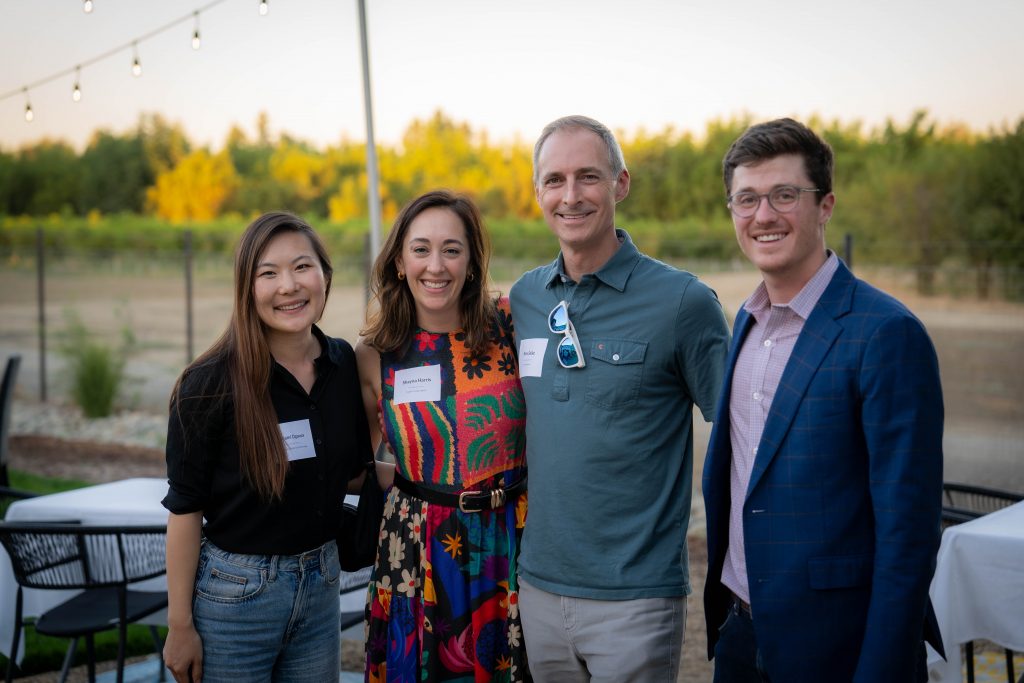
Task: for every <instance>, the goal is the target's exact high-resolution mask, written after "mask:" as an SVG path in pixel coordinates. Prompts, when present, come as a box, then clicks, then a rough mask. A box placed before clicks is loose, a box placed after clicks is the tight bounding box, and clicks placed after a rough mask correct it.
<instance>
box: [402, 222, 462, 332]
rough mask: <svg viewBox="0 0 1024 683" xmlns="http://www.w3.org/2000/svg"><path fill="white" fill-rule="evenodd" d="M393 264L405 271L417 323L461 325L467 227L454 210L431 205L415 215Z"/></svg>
mask: <svg viewBox="0 0 1024 683" xmlns="http://www.w3.org/2000/svg"><path fill="white" fill-rule="evenodd" d="M395 266H396V267H397V268H398V270H399V272H403V273H405V282H406V285H407V286H408V287H409V291H410V292H411V293H412V298H413V300H414V301H415V302H416V322H417V324H418V325H419V326H420V327H422V328H423V329H426V330H430V331H431V332H452V331H454V330H457V329H459V328H460V327H461V326H462V320H461V315H460V312H459V300H460V297H461V295H462V288H463V285H465V283H466V276H467V273H468V271H469V244H468V242H467V239H466V228H465V226H464V225H463V224H462V220H461V219H460V218H459V216H458V215H457V214H456V213H455V212H454V211H451V210H449V209H446V208H443V207H433V208H430V209H426V210H424V211H423V212H422V213H420V214H419V215H418V216H416V218H414V219H413V220H412V222H411V223H410V224H409V229H408V230H407V231H406V234H405V239H404V240H403V242H402V253H401V255H400V256H399V257H398V258H397V259H395ZM474 276H475V277H480V274H479V273H475V274H474Z"/></svg>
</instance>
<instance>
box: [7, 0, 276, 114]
mask: <svg viewBox="0 0 1024 683" xmlns="http://www.w3.org/2000/svg"><path fill="white" fill-rule="evenodd" d="M224 2H227V0H211V1H210V2H208V3H206V4H205V5H203V6H202V7H198V8H196V9H194V10H192V11H191V12H189V13H188V14H186V15H184V16H181V17H179V18H177V19H174V20H173V21H169V22H167V23H166V24H164V25H163V26H160V27H159V28H155V29H153V30H152V31H149V32H148V33H144V34H142V35H140V36H137V37H135V38H132V39H131V40H130V41H128V42H127V43H124V44H121V45H118V46H117V47H114V48H111V49H109V50H107V51H105V52H102V53H100V54H98V55H96V56H94V57H90V58H89V59H86V60H83V61H81V62H78V63H77V64H75V65H74V66H71V67H68V68H66V69H61V70H60V71H57V72H55V73H52V74H50V75H49V76H46V77H44V78H40V79H38V80H36V81H33V82H31V83H26V84H25V85H22V86H19V87H18V88H15V89H14V90H11V91H9V92H6V93H3V94H0V100H6V99H8V98H10V97H16V96H18V95H22V96H23V97H24V98H25V121H26V122H29V123H31V122H32V120H33V119H34V118H35V113H34V112H33V111H32V100H31V98H30V94H31V92H32V90H35V89H36V88H39V87H42V86H44V85H47V84H48V83H52V82H53V81H56V80H57V79H60V78H64V77H65V76H69V75H71V74H74V76H75V82H74V87H73V89H72V91H71V99H72V100H73V101H75V102H79V101H81V99H82V87H81V75H82V69H84V68H86V67H89V66H92V65H93V64H96V63H97V62H101V61H103V60H105V59H109V58H110V57H113V56H114V55H116V54H118V53H123V52H125V51H127V50H129V49H130V50H131V52H132V63H131V64H132V67H131V72H132V75H133V76H135V77H139V76H141V75H142V60H141V59H140V57H139V44H140V43H143V42H145V41H147V40H149V39H150V38H153V37H155V36H158V35H160V34H161V33H165V32H166V31H169V30H171V29H172V28H174V27H176V26H178V25H179V24H183V23H185V22H188V21H192V22H193V26H192V49H193V50H198V49H199V47H200V44H201V41H200V37H199V15H200V14H202V13H203V12H206V11H208V10H210V9H212V8H213V7H216V6H217V5H220V4H221V3H224ZM93 5H94V2H93V0H84V1H83V4H82V11H84V12H85V13H86V14H90V13H91V12H92V11H93ZM269 11H270V7H269V0H259V8H258V12H259V14H260V16H266V15H267V14H268V12H269Z"/></svg>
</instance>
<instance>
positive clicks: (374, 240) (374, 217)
mask: <svg viewBox="0 0 1024 683" xmlns="http://www.w3.org/2000/svg"><path fill="white" fill-rule="evenodd" d="M356 5H357V7H358V8H359V42H360V45H361V46H362V51H363V103H364V104H365V108H366V177H367V182H368V187H367V188H366V190H367V191H366V198H367V201H368V202H369V204H370V263H371V264H372V263H373V260H374V259H375V258H377V254H378V253H380V242H381V239H380V237H381V234H380V188H379V184H380V180H379V178H378V171H377V146H376V145H375V144H374V141H373V100H372V99H371V96H370V55H369V49H368V48H367V41H366V2H365V0H356ZM371 267H372V266H371Z"/></svg>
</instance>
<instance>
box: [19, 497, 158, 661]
mask: <svg viewBox="0 0 1024 683" xmlns="http://www.w3.org/2000/svg"><path fill="white" fill-rule="evenodd" d="M165 495H167V480H166V479H155V478H154V479H141V478H140V479H123V480H121V481H115V482H110V483H108V484H98V485H96V486H88V487H85V488H81V489H74V490H71V491H62V492H61V493H53V494H50V495H46V496H38V497H36V498H27V499H25V500H19V501H16V502H14V503H12V504H11V506H10V507H9V508H8V509H7V515H6V517H5V518H4V519H5V521H8V522H58V521H59V522H70V521H74V522H79V523H81V524H83V525H107V526H116V525H122V526H148V525H160V524H167V510H166V509H165V508H164V507H163V506H162V505H161V504H160V501H161V500H163V497H164V496H165ZM134 587H138V588H140V589H142V590H165V589H166V588H167V580H166V577H158V578H155V579H151V580H149V581H144V582H141V583H139V584H136V585H134ZM17 590H18V584H17V582H16V581H15V579H14V571H13V570H12V569H11V560H10V558H9V557H8V556H7V551H6V550H4V549H3V548H0V653H3V654H4V655H9V653H8V652H7V648H9V647H10V646H11V636H13V635H14V630H13V629H14V611H15V609H14V608H15V606H14V601H15V597H16V593H17ZM74 594H75V591H58V590H31V589H26V590H25V591H24V609H23V611H24V614H25V616H34V615H38V614H41V613H42V612H44V611H46V610H47V609H49V608H50V607H52V606H54V605H56V604H58V603H60V602H62V601H63V600H66V599H67V598H69V597H70V596H72V595H74ZM144 623H155V624H164V623H167V614H166V611H160V612H158V613H157V614H155V615H153V616H152V617H150V618H148V619H146V620H145V621H144ZM24 643H25V640H24V639H22V641H21V645H20V646H19V649H22V652H19V653H18V659H19V660H20V659H21V656H22V654H23V653H24Z"/></svg>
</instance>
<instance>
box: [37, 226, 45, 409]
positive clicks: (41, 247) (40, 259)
mask: <svg viewBox="0 0 1024 683" xmlns="http://www.w3.org/2000/svg"><path fill="white" fill-rule="evenodd" d="M43 238H44V235H43V228H42V227H41V226H37V227H36V302H37V303H38V305H39V400H40V401H42V402H43V403H46V275H45V273H44V270H45V258H46V245H45V243H44V239H43Z"/></svg>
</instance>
